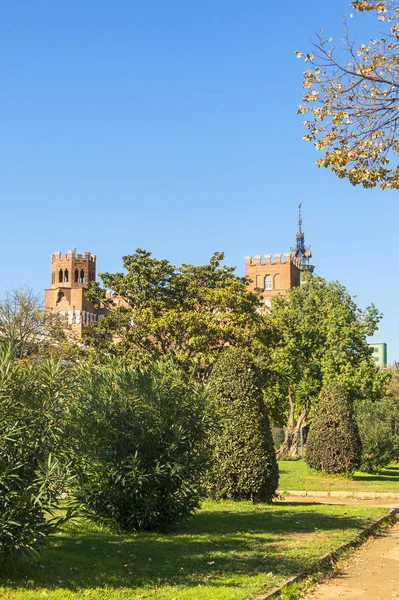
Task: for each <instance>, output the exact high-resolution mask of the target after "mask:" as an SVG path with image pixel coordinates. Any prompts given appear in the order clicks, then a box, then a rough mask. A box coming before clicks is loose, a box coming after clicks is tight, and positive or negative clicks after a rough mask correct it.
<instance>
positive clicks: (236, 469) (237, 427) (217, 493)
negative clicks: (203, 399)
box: [207, 348, 278, 502]
mask: <svg viewBox="0 0 399 600" xmlns="http://www.w3.org/2000/svg"><path fill="white" fill-rule="evenodd" d="M208 390H209V410H210V413H211V422H212V426H211V430H210V438H209V443H210V450H211V457H212V458H211V466H210V469H209V472H208V478H207V489H208V493H209V495H210V496H211V497H213V498H217V499H218V498H230V499H233V500H252V501H253V502H271V501H272V499H273V498H274V497H275V495H276V490H277V486H278V466H277V460H276V455H275V451H274V446H273V439H272V434H271V430H270V425H269V418H268V416H267V414H266V412H265V408H264V405H263V401H262V391H261V385H260V380H259V378H258V375H257V372H256V369H255V366H254V364H253V362H252V360H251V358H250V356H249V355H248V354H247V353H246V352H245V351H242V350H240V349H236V348H231V349H228V350H226V351H224V353H223V354H222V355H221V357H220V358H219V360H218V362H217V363H216V364H215V366H214V368H213V371H212V375H211V377H210V379H209V386H208Z"/></svg>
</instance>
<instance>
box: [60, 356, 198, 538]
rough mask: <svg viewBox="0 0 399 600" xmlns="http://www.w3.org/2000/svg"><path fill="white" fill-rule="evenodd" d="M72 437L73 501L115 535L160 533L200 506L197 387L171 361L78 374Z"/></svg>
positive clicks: (116, 364) (116, 366) (113, 365)
mask: <svg viewBox="0 0 399 600" xmlns="http://www.w3.org/2000/svg"><path fill="white" fill-rule="evenodd" d="M77 388H78V389H79V392H78V397H77V401H76V405H75V412H74V414H73V419H72V426H73V437H74V439H75V440H76V442H77V446H76V454H77V461H78V464H79V481H80V483H79V487H78V489H77V491H76V494H77V498H78V500H79V501H80V502H81V503H82V505H83V506H84V507H85V509H86V511H87V513H88V514H89V515H90V516H92V517H93V518H95V519H99V520H100V521H102V522H103V523H105V524H106V525H108V526H109V527H111V528H112V529H114V530H116V531H120V532H127V531H138V530H160V529H163V528H165V527H167V526H169V525H174V524H176V523H179V522H180V521H182V520H185V519H188V518H189V517H190V516H191V515H192V513H193V512H194V511H195V510H196V509H197V508H198V507H199V504H200V499H201V491H200V487H199V481H200V480H201V476H202V470H203V468H204V454H203V452H202V448H203V435H204V423H203V418H204V410H203V395H202V392H201V389H200V388H199V387H198V385H196V384H195V383H194V382H193V381H190V380H187V378H185V376H184V375H183V373H182V372H181V371H180V370H179V369H178V368H177V367H176V366H175V365H174V364H173V363H172V362H167V363H166V364H162V363H158V364H155V365H153V366H152V368H151V369H149V370H147V371H140V370H138V369H135V368H132V367H126V366H125V367H124V366H120V365H119V363H118V362H115V363H114V364H112V363H111V364H110V365H106V366H104V367H101V368H98V369H91V370H90V369H87V368H83V369H82V370H81V371H80V373H79V374H78V386H77Z"/></svg>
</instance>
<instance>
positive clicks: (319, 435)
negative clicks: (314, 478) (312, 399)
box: [306, 383, 362, 473]
mask: <svg viewBox="0 0 399 600" xmlns="http://www.w3.org/2000/svg"><path fill="white" fill-rule="evenodd" d="M361 451H362V446H361V441H360V436H359V431H358V427H357V424H356V421H355V417H354V411H353V406H352V401H351V399H350V397H349V395H348V393H347V392H346V390H345V389H344V388H343V387H342V386H341V385H339V384H336V383H333V384H330V385H328V386H326V387H325V388H324V389H323V390H322V392H321V395H320V400H319V402H318V404H317V407H316V410H315V414H314V416H313V419H312V422H311V425H310V429H309V434H308V438H307V445H306V462H307V464H308V465H309V466H310V467H311V468H313V469H316V470H318V471H324V472H326V473H351V472H352V471H354V470H355V469H357V468H358V467H359V466H360V458H361Z"/></svg>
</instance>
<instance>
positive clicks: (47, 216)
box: [0, 0, 399, 361]
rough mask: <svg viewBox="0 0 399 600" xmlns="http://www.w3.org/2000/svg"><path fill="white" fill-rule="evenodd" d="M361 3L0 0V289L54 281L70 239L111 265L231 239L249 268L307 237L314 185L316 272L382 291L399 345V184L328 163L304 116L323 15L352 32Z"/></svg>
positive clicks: (232, 259) (366, 295) (186, 252)
mask: <svg viewBox="0 0 399 600" xmlns="http://www.w3.org/2000/svg"><path fill="white" fill-rule="evenodd" d="M347 7H348V2H346V0H325V1H323V2H321V1H320V0H303V1H302V2H294V1H293V0H288V2H284V3H277V4H276V3H271V2H268V1H267V0H251V1H249V2H242V0H233V1H232V0H212V1H211V0H202V1H201V2H187V1H186V0H171V2H163V1H162V0H146V1H145V2H138V1H136V0H115V1H113V2H106V1H105V0H85V1H84V2H81V1H79V2H78V1H77V0H71V1H69V2H54V0H34V1H33V2H32V1H25V0H3V2H1V3H0V98H1V111H0V194H1V228H0V246H1V256H2V260H1V262H0V275H1V276H0V294H2V293H4V290H5V289H6V288H7V287H8V288H11V287H14V286H17V285H20V284H26V285H28V286H30V287H32V288H34V289H35V290H36V291H38V292H41V291H42V289H43V288H44V287H47V286H48V285H49V281H50V269H49V257H50V254H51V253H52V252H54V251H57V250H61V251H63V252H65V251H67V250H68V249H69V248H73V247H76V248H77V250H78V251H79V252H83V251H85V250H88V251H91V252H94V253H96V254H97V256H98V261H97V262H98V271H99V272H102V271H116V270H119V269H120V268H121V256H122V255H124V254H129V253H132V252H133V251H134V250H135V248H136V247H141V248H146V249H147V250H150V251H152V252H153V253H154V255H155V256H156V257H159V258H168V259H169V260H171V261H172V262H175V263H180V262H194V263H202V262H206V261H207V260H208V259H209V257H210V255H211V254H212V253H213V252H214V251H215V250H222V251H225V253H226V261H227V263H229V264H233V265H236V266H237V270H238V272H239V273H240V274H243V273H244V255H246V254H263V253H269V252H270V253H273V252H287V251H288V250H289V248H290V246H292V245H293V244H294V242H295V233H296V225H297V224H296V219H297V204H298V197H299V195H300V198H301V201H303V217H304V230H305V234H306V241H307V242H308V243H309V244H311V246H312V250H313V262H314V264H315V265H316V272H317V273H318V274H320V275H322V276H324V277H325V278H326V279H330V280H332V279H337V280H339V281H340V282H341V283H343V284H344V285H346V286H347V287H348V289H349V291H350V292H351V293H352V294H353V295H356V296H357V302H358V303H359V305H360V306H361V307H365V306H366V305H367V304H369V303H371V302H374V303H375V304H376V305H377V307H378V308H379V309H380V310H381V311H382V312H383V313H384V314H385V318H384V320H383V322H382V325H381V327H380V331H379V332H378V334H377V336H376V338H375V339H376V341H386V342H387V343H388V359H389V361H393V360H399V336H398V333H399V331H398V329H399V328H398V303H397V297H398V295H399V283H398V278H397V277H396V272H397V261H398V256H397V248H396V239H397V232H396V230H397V227H398V220H399V219H398V217H399V200H398V192H396V191H394V192H389V191H385V192H381V191H379V190H372V191H367V190H364V189H363V188H353V187H352V186H351V185H350V184H349V183H348V182H347V181H341V180H338V179H337V178H336V177H335V176H333V175H332V174H330V173H329V172H328V171H326V170H319V169H317V168H316V167H315V166H314V161H315V159H316V153H315V151H314V150H313V147H312V146H311V145H310V144H307V143H305V142H303V141H302V135H303V133H304V131H303V128H302V124H301V123H302V119H303V117H300V116H298V115H296V108H297V105H298V103H299V102H300V99H301V92H302V78H301V74H302V69H303V64H302V63H301V61H298V60H297V59H296V58H295V55H294V51H295V50H296V49H300V50H307V49H308V48H309V46H308V43H307V39H308V38H309V37H312V35H313V34H314V32H315V31H316V30H317V29H318V28H320V27H323V28H324V30H325V31H326V32H328V34H330V33H331V35H332V36H333V37H334V39H338V38H339V36H340V35H341V34H342V31H343V25H342V24H343V14H344V12H345V10H346V9H347ZM367 19H368V17H366V18H365V17H361V16H356V18H354V19H353V20H351V25H352V24H353V25H354V26H355V27H357V26H358V27H359V33H360V35H363V34H364V31H365V28H366V26H367V23H368V22H367ZM358 23H359V25H357V24H358ZM370 33H371V30H370ZM374 35H375V33H374Z"/></svg>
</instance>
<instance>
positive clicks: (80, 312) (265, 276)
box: [44, 205, 314, 338]
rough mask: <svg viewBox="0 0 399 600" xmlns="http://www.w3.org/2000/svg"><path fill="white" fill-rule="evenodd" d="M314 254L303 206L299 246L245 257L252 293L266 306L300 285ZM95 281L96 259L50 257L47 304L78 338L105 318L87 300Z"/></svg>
mask: <svg viewBox="0 0 399 600" xmlns="http://www.w3.org/2000/svg"><path fill="white" fill-rule="evenodd" d="M311 256H312V253H311V250H310V248H309V247H306V245H305V235H304V233H303V231H302V216H301V205H299V219H298V233H297V235H296V245H295V247H294V248H292V249H291V250H290V251H289V252H286V253H285V254H274V255H272V254H265V255H264V259H262V256H261V255H260V254H259V255H256V256H254V257H253V258H252V257H251V256H246V257H245V262H246V276H247V278H248V280H249V284H248V287H249V289H250V290H254V289H256V288H259V289H261V290H262V295H263V300H264V301H265V304H266V306H271V301H272V298H273V297H274V296H276V295H277V294H281V293H284V292H286V291H288V290H290V289H291V288H293V287H296V286H299V285H300V283H301V273H303V271H313V269H314V267H313V266H312V265H310V264H309V260H310V258H311ZM95 279H96V255H95V254H90V252H85V253H84V254H83V255H82V254H76V250H69V251H68V252H67V254H61V252H55V253H54V254H52V255H51V287H50V288H48V289H46V290H45V291H44V304H45V308H46V310H48V311H54V312H58V313H60V314H61V315H63V316H65V319H66V323H67V329H68V331H70V332H71V333H72V334H73V335H74V336H76V337H77V338H80V337H82V333H83V329H85V328H88V327H90V324H91V323H92V322H93V321H96V320H98V319H99V318H101V317H102V316H104V315H105V313H106V311H107V309H106V308H105V307H104V305H102V304H99V305H95V304H93V303H92V302H90V301H89V300H87V298H86V296H85V290H86V289H87V286H88V283H89V282H91V281H95ZM113 304H114V306H119V305H126V306H128V305H127V304H126V301H125V300H124V299H123V298H113Z"/></svg>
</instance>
